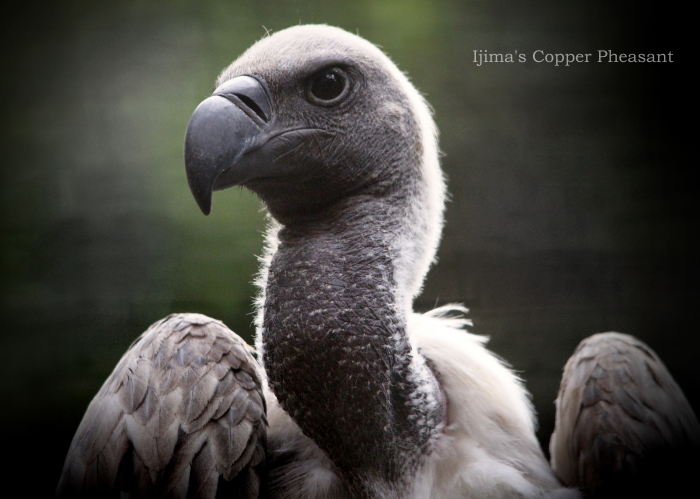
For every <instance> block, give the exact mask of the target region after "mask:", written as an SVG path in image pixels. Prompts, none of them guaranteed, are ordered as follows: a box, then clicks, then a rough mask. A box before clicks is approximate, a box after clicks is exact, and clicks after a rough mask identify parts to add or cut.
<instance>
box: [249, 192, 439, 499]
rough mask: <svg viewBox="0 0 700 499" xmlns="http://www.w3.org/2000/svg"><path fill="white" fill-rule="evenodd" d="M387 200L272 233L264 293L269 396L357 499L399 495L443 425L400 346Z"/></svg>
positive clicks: (403, 341) (412, 358) (427, 386)
mask: <svg viewBox="0 0 700 499" xmlns="http://www.w3.org/2000/svg"><path fill="white" fill-rule="evenodd" d="M396 201H397V200H381V199H363V200H361V201H360V200H357V202H353V201H349V202H346V203H343V204H342V205H339V206H338V207H336V208H334V209H333V210H329V211H328V212H327V213H326V214H325V216H324V217H323V218H320V219H315V220H311V219H308V220H304V221H299V222H298V223H294V224H289V225H287V226H285V227H283V228H282V229H281V230H280V232H279V234H278V237H279V246H278V248H277V252H276V253H275V254H274V256H273V258H272V261H271V263H270V267H269V270H268V277H267V285H266V290H265V303H264V317H263V323H262V347H263V352H264V363H265V368H266V372H267V375H268V380H269V385H270V387H271V388H272V390H273V391H274V392H275V395H276V396H277V398H278V400H279V402H280V404H281V405H282V407H283V408H284V409H285V410H286V411H287V412H288V413H289V414H290V415H291V416H292V417H293V418H294V419H295V420H296V422H297V424H298V425H299V426H300V427H301V429H302V430H303V431H304V433H305V434H307V435H308V436H309V437H311V438H312V439H313V440H314V441H315V442H316V443H317V444H318V445H319V447H321V448H322V449H323V450H324V451H325V452H326V453H327V454H328V455H329V457H330V458H331V460H332V461H333V462H334V463H335V465H336V466H337V468H338V470H339V471H340V473H341V474H342V475H343V476H344V477H345V478H346V480H347V481H348V484H349V487H350V489H351V490H354V491H355V495H356V496H358V497H372V496H375V497H376V494H377V492H378V491H379V490H382V491H383V493H385V494H386V492H387V491H392V490H393V491H395V495H397V496H398V495H400V492H401V490H403V489H405V487H406V486H407V485H406V483H407V479H408V478H409V477H410V476H412V474H413V472H414V471H415V468H416V467H417V466H418V464H419V463H420V458H421V456H422V455H423V454H424V453H426V452H427V451H428V449H429V446H430V444H431V441H432V439H431V437H433V436H434V435H435V434H436V432H437V431H439V427H440V426H441V422H442V419H443V414H444V409H443V407H442V404H441V403H440V389H439V386H438V383H437V381H436V380H435V377H434V375H433V373H432V372H431V371H430V369H429V368H428V366H426V364H425V362H424V360H423V359H422V357H420V355H418V354H417V353H416V352H415V351H414V350H412V348H411V345H410V343H409V341H408V337H407V335H406V321H407V313H408V310H407V307H406V301H407V300H406V298H405V297H406V290H405V289H403V288H404V287H405V284H404V283H402V282H401V280H402V276H403V275H404V274H405V273H406V272H405V271H404V270H401V269H397V265H398V266H400V265H401V264H397V262H402V261H404V260H406V258H404V255H402V254H401V252H402V251H403V250H402V249H401V244H400V243H401V241H402V240H403V239H405V237H406V230H405V228H404V227H402V226H401V224H400V223H398V222H397V220H406V217H405V216H404V217H403V218H402V215H405V213H401V210H403V209H404V208H401V203H400V202H399V203H397V202H396ZM406 251H408V250H406Z"/></svg>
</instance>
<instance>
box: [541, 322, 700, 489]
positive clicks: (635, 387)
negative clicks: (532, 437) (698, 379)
mask: <svg viewBox="0 0 700 499" xmlns="http://www.w3.org/2000/svg"><path fill="white" fill-rule="evenodd" d="M556 409H557V414H556V424H555V429H554V433H553V434H552V439H551V442H550V452H551V456H552V467H553V468H554V470H555V471H556V473H557V474H558V475H559V477H560V478H561V479H562V481H563V482H564V483H565V484H566V485H569V486H578V487H581V488H582V489H584V490H585V491H587V492H589V493H592V494H594V495H595V496H596V497H602V496H609V497H615V496H617V495H618V494H620V493H623V494H624V495H623V496H624V497H635V496H636V495H635V494H640V493H641V494H644V495H643V496H644V497H645V496H646V494H647V493H652V494H653V493H657V492H659V493H664V494H666V493H669V492H670V491H671V490H674V488H676V485H678V487H677V490H681V488H680V487H681V486H680V482H682V481H683V480H688V478H689V477H688V476H685V475H684V473H685V471H684V470H689V469H691V468H692V466H694V464H692V463H693V462H695V463H696V464H697V459H698V458H697V456H698V454H699V453H700V425H698V420H697V418H696V416H695V413H694V412H693V410H692V408H691V407H690V405H689V404H688V401H687V400H686V398H685V396H684V395H683V392H682V391H681V389H680V388H679V386H678V385H677V384H676V382H675V381H674V379H673V377H672V376H671V374H670V373H669V372H668V370H667V369H666V367H665V366H664V364H663V363H662V362H661V360H660V359H659V357H658V356H657V355H656V353H655V352H654V351H653V350H652V349H651V348H649V347H648V346H647V345H646V344H644V343H642V342H641V341H639V340H638V339H636V338H634V337H632V336H628V335H624V334H620V333H602V334H597V335H594V336H591V337H590V338H587V339H585V340H583V341H582V342H581V344H580V345H579V346H578V347H577V349H576V351H575V352H574V355H573V356H572V357H571V358H570V359H569V361H568V362H567V364H566V367H565V368H564V376H563V379H562V382H561V387H560V389H559V396H558V397H557V400H556ZM696 464H695V465H696ZM621 497H622V496H621ZM640 497H642V496H640Z"/></svg>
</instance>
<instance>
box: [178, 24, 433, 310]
mask: <svg viewBox="0 0 700 499" xmlns="http://www.w3.org/2000/svg"><path fill="white" fill-rule="evenodd" d="M436 133H437V130H436V128H435V125H434V123H433V120H432V117H431V113H430V110H429V107H428V105H427V103H426V102H425V101H424V99H423V98H422V97H421V95H420V94H419V93H418V91H417V90H416V89H415V87H413V85H411V84H410V83H409V81H408V79H407V77H406V76H405V75H404V74H403V73H402V72H401V71H399V70H398V68H397V67H396V66H395V65H394V64H393V63H392V62H391V61H390V60H389V58H388V57H387V56H386V55H385V54H384V53H382V52H381V51H380V50H379V49H378V48H377V47H376V46H374V45H373V44H371V43H370V42H368V41H366V40H364V39H362V38H360V37H358V36H355V35H352V34H350V33H348V32H346V31H344V30H342V29H339V28H334V27H330V26H295V27H292V28H289V29H286V30H284V31H280V32H278V33H275V34H274V35H272V36H268V37H266V38H263V39H262V40H260V41H259V42H257V43H256V44H255V45H253V46H252V47H251V48H250V49H249V50H248V51H246V52H245V53H244V54H243V55H242V56H241V57H240V58H238V60H236V61H235V62H233V64H231V65H230V66H229V67H228V68H226V69H225V70H224V71H223V72H222V73H221V75H220V76H219V78H218V79H217V82H216V90H215V91H214V93H213V95H212V96H211V97H210V98H208V99H206V100H205V101H204V102H202V103H201V104H200V106H199V107H198V108H197V110H196V111H195V113H194V115H193V116H192V119H191V120H190V124H189V126H188V129H187V136H186V143H185V158H186V166H187V176H188V181H189V184H190V188H191V190H192V193H193V195H194V197H195V199H196V200H197V203H198V204H199V206H200V208H201V209H202V211H203V212H204V213H205V214H208V213H209V212H210V209H211V202H212V201H211V196H212V191H213V190H222V189H226V188H229V187H233V186H236V185H241V186H244V187H247V188H249V189H251V190H252V191H253V192H255V193H257V194H258V195H259V196H260V198H261V199H262V200H263V201H264V202H265V204H266V206H267V209H268V210H269V212H270V214H271V215H272V216H273V217H274V218H275V219H276V220H277V221H279V222H280V223H282V224H283V225H285V226H295V225H302V224H305V223H307V222H309V221H311V220H320V219H323V218H326V219H331V218H333V217H337V215H338V214H339V213H340V212H341V211H343V209H344V208H345V207H348V206H350V205H355V206H357V205H362V204H365V203H367V201H368V200H372V199H375V200H378V202H379V203H380V204H389V205H391V206H392V207H394V208H396V209H397V210H404V213H402V214H401V215H400V216H399V217H397V218H396V219H394V220H390V219H389V217H387V222H388V223H392V222H393V223H394V224H396V223H401V225H402V226H403V227H402V230H403V231H405V239H404V241H403V243H404V245H406V246H412V248H411V251H410V252H408V253H410V256H411V262H410V264H409V265H410V267H411V269H410V272H409V271H408V269H406V273H407V275H406V276H405V279H407V282H406V283H405V285H406V287H407V290H408V291H409V293H408V294H409V296H410V297H415V295H417V294H418V292H419V291H420V287H421V284H422V281H423V278H424V276H425V274H426V273H427V270H428V267H429V266H430V263H431V262H432V259H433V257H434V254H435V251H436V249H437V245H438V242H439V239H440V233H441V230H442V212H443V205H444V190H445V187H444V181H443V178H442V172H441V170H440V167H439V164H438V151H437V138H436ZM371 204H372V203H369V204H368V205H367V206H368V208H369V207H370V205H371ZM358 223H359V221H358ZM407 249H408V248H405V250H407ZM402 284H403V283H402Z"/></svg>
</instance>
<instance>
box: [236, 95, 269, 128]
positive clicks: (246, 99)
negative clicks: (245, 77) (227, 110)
mask: <svg viewBox="0 0 700 499" xmlns="http://www.w3.org/2000/svg"><path fill="white" fill-rule="evenodd" d="M233 95H235V96H236V97H238V98H239V99H241V101H242V102H243V104H245V105H246V106H248V108H250V110H251V111H253V112H254V113H255V114H257V115H258V118H260V119H261V120H263V121H264V122H265V123H267V122H268V121H270V118H269V117H268V116H267V115H266V114H265V112H264V111H263V110H262V109H260V106H258V104H257V103H256V102H255V101H254V100H253V99H251V98H250V97H248V96H247V95H244V94H240V93H234V94H233Z"/></svg>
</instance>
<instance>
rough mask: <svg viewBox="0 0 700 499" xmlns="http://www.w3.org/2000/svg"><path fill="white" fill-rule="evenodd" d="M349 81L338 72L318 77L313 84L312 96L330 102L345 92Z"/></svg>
mask: <svg viewBox="0 0 700 499" xmlns="http://www.w3.org/2000/svg"><path fill="white" fill-rule="evenodd" d="M346 84H347V80H346V79H345V76H344V75H342V74H340V73H339V72H338V71H335V70H329V71H324V72H323V73H321V74H319V75H318V76H316V77H315V78H314V80H313V82H312V83H311V89H310V90H311V94H312V95H313V96H314V97H316V98H317V99H319V100H322V101H330V100H333V99H335V98H336V97H338V96H339V95H340V94H342V93H343V90H345V86H346Z"/></svg>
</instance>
